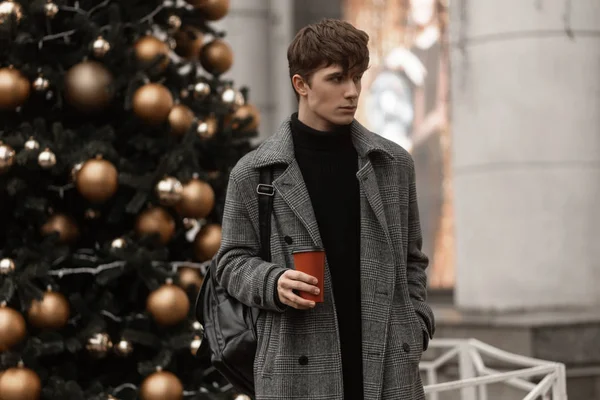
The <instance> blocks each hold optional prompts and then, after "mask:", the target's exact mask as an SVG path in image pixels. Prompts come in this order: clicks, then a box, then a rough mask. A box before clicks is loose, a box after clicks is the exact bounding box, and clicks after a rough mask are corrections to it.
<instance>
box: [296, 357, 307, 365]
mask: <svg viewBox="0 0 600 400" xmlns="http://www.w3.org/2000/svg"><path fill="white" fill-rule="evenodd" d="M298 364H300V365H308V357H306V356H300V358H298Z"/></svg>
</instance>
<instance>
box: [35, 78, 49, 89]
mask: <svg viewBox="0 0 600 400" xmlns="http://www.w3.org/2000/svg"><path fill="white" fill-rule="evenodd" d="M49 87H50V81H49V80H48V79H46V78H44V77H43V76H38V77H37V78H35V81H33V88H34V89H35V91H36V92H45V91H46V90H48V88H49Z"/></svg>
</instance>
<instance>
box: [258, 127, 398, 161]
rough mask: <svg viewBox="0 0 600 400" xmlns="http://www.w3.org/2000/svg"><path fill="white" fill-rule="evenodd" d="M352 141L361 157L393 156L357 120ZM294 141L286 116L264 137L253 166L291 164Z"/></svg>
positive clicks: (353, 128)
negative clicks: (273, 132)
mask: <svg viewBox="0 0 600 400" xmlns="http://www.w3.org/2000/svg"><path fill="white" fill-rule="evenodd" d="M350 133H351V135H352V143H354V147H355V148H356V152H357V153H358V155H359V156H360V157H361V158H366V157H368V156H369V155H370V154H371V153H380V154H383V155H386V156H387V157H389V158H392V159H393V158H394V156H393V154H392V152H391V151H390V149H389V148H388V147H387V146H386V143H385V142H384V141H383V140H379V136H377V135H376V134H375V133H373V132H370V131H369V130H368V129H366V128H365V127H364V126H362V125H361V124H360V123H359V122H358V121H356V120H354V121H352V124H351V125H350ZM294 157H295V156H294V142H293V139H292V129H291V118H290V117H288V118H287V119H286V120H285V121H284V122H283V123H282V124H281V126H280V127H279V129H278V130H277V132H276V133H275V134H274V135H273V136H271V137H269V138H268V139H266V140H265V141H264V142H263V143H262V144H261V145H260V146H259V147H258V148H257V149H256V152H255V155H254V158H253V160H252V164H253V166H254V167H255V168H262V167H266V166H269V165H275V164H287V165H289V164H291V163H292V161H293V160H294Z"/></svg>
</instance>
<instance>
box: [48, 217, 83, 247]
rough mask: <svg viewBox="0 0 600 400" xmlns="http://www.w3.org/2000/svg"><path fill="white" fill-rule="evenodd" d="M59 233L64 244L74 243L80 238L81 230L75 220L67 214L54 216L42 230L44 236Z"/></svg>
mask: <svg viewBox="0 0 600 400" xmlns="http://www.w3.org/2000/svg"><path fill="white" fill-rule="evenodd" d="M54 232H58V234H59V240H60V241H61V242H62V243H73V242H74V241H75V240H77V238H78V237H79V228H78V227H77V224H76V223H75V221H74V220H73V218H71V217H69V216H67V215H65V214H53V215H52V216H51V217H50V218H48V221H46V223H45V224H44V225H42V227H41V228H40V233H41V234H42V235H44V236H46V235H50V234H52V233H54Z"/></svg>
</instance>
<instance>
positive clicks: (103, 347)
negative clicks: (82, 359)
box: [85, 333, 113, 358]
mask: <svg viewBox="0 0 600 400" xmlns="http://www.w3.org/2000/svg"><path fill="white" fill-rule="evenodd" d="M112 347H113V344H112V342H111V340H110V336H108V334H106V333H96V334H94V335H92V337H90V338H89V339H88V341H87V344H86V346H85V348H86V349H87V351H88V352H89V353H90V354H91V355H92V356H94V357H96V358H104V357H105V356H106V353H107V352H108V351H109V350H110V349H112Z"/></svg>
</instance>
